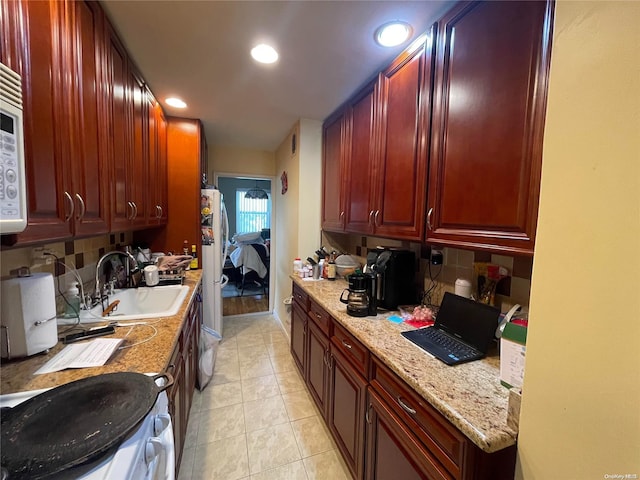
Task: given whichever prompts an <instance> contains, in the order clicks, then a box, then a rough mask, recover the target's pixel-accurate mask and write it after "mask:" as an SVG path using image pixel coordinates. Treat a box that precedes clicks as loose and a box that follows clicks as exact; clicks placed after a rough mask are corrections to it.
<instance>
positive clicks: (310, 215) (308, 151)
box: [298, 118, 322, 259]
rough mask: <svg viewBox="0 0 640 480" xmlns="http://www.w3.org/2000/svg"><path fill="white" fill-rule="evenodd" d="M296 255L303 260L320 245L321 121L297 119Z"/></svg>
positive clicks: (311, 254)
mask: <svg viewBox="0 0 640 480" xmlns="http://www.w3.org/2000/svg"><path fill="white" fill-rule="evenodd" d="M299 138H300V141H299V145H300V183H301V188H300V190H299V192H298V195H299V199H298V203H299V209H298V211H299V222H298V254H299V255H300V257H301V258H303V259H305V258H307V257H309V256H313V253H314V252H315V251H316V250H317V249H318V248H319V247H320V227H321V225H320V223H321V210H322V122H320V121H317V120H308V119H304V118H303V119H301V120H300V135H299Z"/></svg>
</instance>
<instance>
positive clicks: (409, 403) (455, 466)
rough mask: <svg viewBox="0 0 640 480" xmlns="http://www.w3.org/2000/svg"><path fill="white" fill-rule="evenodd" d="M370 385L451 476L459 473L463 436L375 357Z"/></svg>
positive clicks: (464, 443)
mask: <svg viewBox="0 0 640 480" xmlns="http://www.w3.org/2000/svg"><path fill="white" fill-rule="evenodd" d="M371 385H372V386H373V388H375V389H376V391H377V392H378V393H379V394H380V395H381V396H382V397H383V398H384V399H385V400H386V401H387V402H388V403H389V405H393V406H394V407H396V408H395V411H396V412H397V414H398V416H399V417H400V418H401V419H402V420H403V421H404V422H405V423H406V424H407V425H408V426H409V428H410V429H411V430H412V431H413V432H415V433H416V434H417V435H418V438H420V440H421V441H422V442H423V443H424V444H425V446H426V447H427V449H428V450H429V451H430V452H432V453H433V455H434V456H435V457H436V458H437V459H438V460H439V461H440V462H442V464H443V465H444V466H445V468H447V470H449V472H451V473H452V474H453V475H454V476H455V477H458V476H459V475H460V470H461V467H462V464H463V460H464V452H465V446H466V444H467V439H466V437H465V436H464V435H463V434H462V433H460V431H458V429H456V428H455V427H454V426H453V425H451V423H450V422H449V421H448V420H447V419H446V418H444V417H443V416H442V414H440V412H438V411H436V410H435V409H434V408H433V407H432V406H431V405H429V404H428V402H427V401H426V400H425V399H423V398H422V397H421V396H420V395H418V394H417V393H416V392H415V391H414V390H413V389H412V388H410V387H409V386H408V385H407V384H406V383H405V382H404V381H403V380H401V379H400V378H399V377H398V376H397V375H396V374H395V373H393V372H392V371H391V370H390V369H389V368H388V367H386V366H385V365H383V364H382V363H381V362H380V360H378V359H377V358H374V359H373V362H372V378H371Z"/></svg>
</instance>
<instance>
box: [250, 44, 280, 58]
mask: <svg viewBox="0 0 640 480" xmlns="http://www.w3.org/2000/svg"><path fill="white" fill-rule="evenodd" d="M251 56H252V57H253V59H254V60H255V61H256V62H260V63H274V62H276V61H277V60H278V52H276V51H275V49H274V48H273V47H271V46H269V45H265V44H264V43H261V44H260V45H256V46H255V47H253V48H252V49H251Z"/></svg>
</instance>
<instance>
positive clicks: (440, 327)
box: [402, 292, 500, 365]
mask: <svg viewBox="0 0 640 480" xmlns="http://www.w3.org/2000/svg"><path fill="white" fill-rule="evenodd" d="M499 317H500V310H498V309H497V308H495V307H492V306H489V305H485V304H483V303H478V302H475V301H473V300H469V299H468V298H464V297H461V296H459V295H454V294H453V293H449V292H446V293H445V294H444V298H443V299H442V305H440V310H439V311H438V315H437V317H436V322H435V324H434V325H433V326H432V327H427V328H421V329H418V330H411V331H408V332H402V335H403V336H404V337H405V338H407V339H409V340H411V341H412V342H413V343H415V344H416V345H418V346H419V347H420V348H422V349H423V350H426V351H427V352H428V353H430V354H431V355H433V356H434V357H436V358H437V359H439V360H442V361H443V362H444V363H446V364H447V365H457V364H459V363H464V362H471V361H473V360H478V359H480V358H483V357H484V356H485V355H486V354H487V350H488V349H489V345H490V344H491V341H492V340H493V338H494V335H495V332H496V328H498V318H499Z"/></svg>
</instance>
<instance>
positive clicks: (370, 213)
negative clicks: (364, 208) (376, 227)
mask: <svg viewBox="0 0 640 480" xmlns="http://www.w3.org/2000/svg"><path fill="white" fill-rule="evenodd" d="M372 217H373V210H371V211H370V212H369V222H368V225H371V219H372Z"/></svg>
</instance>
